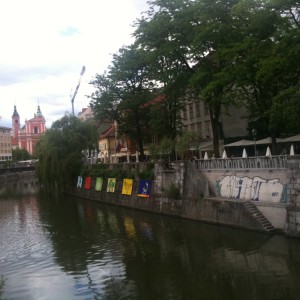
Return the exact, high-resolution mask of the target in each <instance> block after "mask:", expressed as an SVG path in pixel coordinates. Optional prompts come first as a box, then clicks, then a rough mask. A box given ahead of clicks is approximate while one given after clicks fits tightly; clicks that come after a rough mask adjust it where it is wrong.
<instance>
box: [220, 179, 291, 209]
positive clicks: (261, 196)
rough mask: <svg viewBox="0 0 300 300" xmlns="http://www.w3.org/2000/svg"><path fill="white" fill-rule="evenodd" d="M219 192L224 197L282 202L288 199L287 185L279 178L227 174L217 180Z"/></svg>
mask: <svg viewBox="0 0 300 300" xmlns="http://www.w3.org/2000/svg"><path fill="white" fill-rule="evenodd" d="M216 189H217V194H218V195H219V196H221V197H224V198H235V199H242V200H254V201H259V200H260V201H269V202H277V203H279V202H281V203H286V201H287V189H286V185H283V184H282V183H281V182H280V180H279V179H278V178H275V179H264V178H261V177H253V178H249V177H246V176H244V177H238V176H235V175H231V176H225V177H224V178H223V179H222V180H217V181H216Z"/></svg>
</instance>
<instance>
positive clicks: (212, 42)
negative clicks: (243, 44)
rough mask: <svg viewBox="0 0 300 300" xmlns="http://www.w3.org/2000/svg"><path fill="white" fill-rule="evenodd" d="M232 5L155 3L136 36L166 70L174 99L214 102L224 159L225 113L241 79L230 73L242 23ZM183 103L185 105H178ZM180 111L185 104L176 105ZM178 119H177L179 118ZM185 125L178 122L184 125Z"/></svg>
mask: <svg viewBox="0 0 300 300" xmlns="http://www.w3.org/2000/svg"><path fill="white" fill-rule="evenodd" d="M236 3H237V0H230V1H225V0H221V1H217V2H215V1H210V0H195V1H179V0H168V1H167V0H160V1H152V2H151V8H150V10H149V13H148V17H147V18H142V19H141V20H140V21H139V24H138V25H139V28H138V29H137V31H136V37H137V38H138V41H140V43H141V45H143V47H144V48H145V49H147V50H148V51H149V52H151V54H152V55H155V56H154V59H156V60H157V61H158V62H160V61H163V62H164V63H165V64H164V65H163V66H164V69H163V68H157V74H160V75H161V77H158V80H160V81H161V82H163V83H164V86H165V87H166V95H171V99H172V100H174V99H175V100H178V99H180V100H182V101H186V100H189V99H190V98H189V97H186V96H187V95H192V96H193V97H194V99H195V97H196V98H201V99H202V100H203V101H205V102H206V103H207V104H208V107H209V112H210V118H211V125H212V131H213V141H214V152H215V153H216V155H217V156H218V155H219V139H220V121H219V120H220V114H221V109H222V107H223V106H228V105H229V104H232V103H233V100H234V99H231V98H229V97H228V94H229V91H230V90H231V89H232V87H233V85H234V80H235V78H234V77H233V73H231V72H230V69H231V68H232V65H233V58H234V57H233V55H232V54H230V51H229V50H231V49H232V45H233V43H234V42H235V41H236V40H238V37H239V34H238V30H237V28H236V26H235V25H236V20H234V19H233V18H232V16H231V10H232V8H233V7H234V5H235V4H236ZM178 102H179V101H178ZM171 103H172V104H174V103H175V105H174V106H173V107H175V109H174V111H176V113H177V115H176V116H178V111H180V110H181V109H182V105H176V104H177V103H176V102H175V101H173V102H171ZM173 116H174V115H173ZM178 124H180V123H179V122H177V123H176V122H175V126H176V127H177V129H178V128H180V126H178Z"/></svg>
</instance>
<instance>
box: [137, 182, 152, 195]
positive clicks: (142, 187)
mask: <svg viewBox="0 0 300 300" xmlns="http://www.w3.org/2000/svg"><path fill="white" fill-rule="evenodd" d="M150 188H151V180H144V179H142V180H140V184H139V191H138V196H139V197H144V198H149V197H150Z"/></svg>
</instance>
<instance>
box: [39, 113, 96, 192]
mask: <svg viewBox="0 0 300 300" xmlns="http://www.w3.org/2000/svg"><path fill="white" fill-rule="evenodd" d="M96 145H97V130H96V126H95V124H94V123H92V122H88V121H82V120H80V119H78V118H76V117H74V116H71V115H65V116H64V117H63V118H61V119H60V120H57V121H56V122H54V123H53V125H52V126H51V128H50V129H49V130H48V131H47V132H46V134H45V135H44V136H42V137H41V138H40V139H39V141H38V143H37V147H36V156H37V159H38V164H37V175H38V178H39V181H40V183H41V184H43V185H44V186H45V187H48V188H49V187H50V188H53V187H56V188H58V189H61V190H63V189H64V188H65V187H67V186H69V185H70V184H73V183H74V179H75V178H76V176H78V174H79V173H80V171H81V169H82V160H81V151H82V150H83V149H95V148H96V147H97V146H96Z"/></svg>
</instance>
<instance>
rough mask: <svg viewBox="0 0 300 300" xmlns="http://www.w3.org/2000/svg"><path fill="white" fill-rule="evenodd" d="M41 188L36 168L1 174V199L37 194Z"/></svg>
mask: <svg viewBox="0 0 300 300" xmlns="http://www.w3.org/2000/svg"><path fill="white" fill-rule="evenodd" d="M39 188H40V186H39V182H38V180H37V178H36V173H35V170H31V171H23V172H13V173H6V174H1V175H0V199H7V198H13V197H22V196H25V195H32V194H36V193H37V192H38V191H39Z"/></svg>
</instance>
